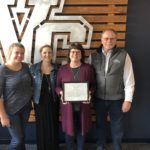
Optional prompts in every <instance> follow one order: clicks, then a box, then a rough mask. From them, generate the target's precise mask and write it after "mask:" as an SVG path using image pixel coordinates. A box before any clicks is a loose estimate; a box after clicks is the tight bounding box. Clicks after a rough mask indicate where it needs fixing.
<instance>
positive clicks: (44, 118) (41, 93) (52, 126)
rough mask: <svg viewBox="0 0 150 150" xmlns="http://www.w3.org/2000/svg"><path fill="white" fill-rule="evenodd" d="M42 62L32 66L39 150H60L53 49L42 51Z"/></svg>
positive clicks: (45, 47) (42, 48)
mask: <svg viewBox="0 0 150 150" xmlns="http://www.w3.org/2000/svg"><path fill="white" fill-rule="evenodd" d="M40 54H41V58H42V61H41V62H38V63H36V64H34V65H32V66H31V69H30V70H31V74H32V75H33V78H34V95H33V99H34V103H35V105H34V106H35V107H34V108H35V116H36V131H37V132H36V133H37V149H38V150H58V144H59V143H58V115H59V113H58V99H57V96H56V94H55V81H56V73H57V65H55V64H53V63H52V48H51V47H50V46H49V45H44V46H43V47H41V49H40Z"/></svg>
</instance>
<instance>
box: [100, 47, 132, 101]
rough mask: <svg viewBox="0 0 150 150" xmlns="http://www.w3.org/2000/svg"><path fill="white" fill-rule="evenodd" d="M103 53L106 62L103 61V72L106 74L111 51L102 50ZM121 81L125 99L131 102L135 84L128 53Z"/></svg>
mask: <svg viewBox="0 0 150 150" xmlns="http://www.w3.org/2000/svg"><path fill="white" fill-rule="evenodd" d="M102 52H103V54H104V55H105V58H106V62H105V73H106V74H107V70H108V64H109V60H110V56H111V53H112V50H110V51H109V52H107V53H105V52H104V50H102ZM123 82H124V87H125V88H124V91H125V101H130V102H132V99H133V93H134V86H135V80H134V73H133V67H132V62H131V58H130V56H129V54H127V56H126V60H125V65H124V74H123Z"/></svg>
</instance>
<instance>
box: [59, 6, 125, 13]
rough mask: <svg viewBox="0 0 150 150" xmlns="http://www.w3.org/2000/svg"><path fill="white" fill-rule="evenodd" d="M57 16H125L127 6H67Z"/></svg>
mask: <svg viewBox="0 0 150 150" xmlns="http://www.w3.org/2000/svg"><path fill="white" fill-rule="evenodd" d="M57 14H61V15H67V14H69V15H70V14H78V15H82V14H127V6H118V7H116V6H112V5H111V6H93V7H92V6H69V7H64V9H63V12H62V13H57Z"/></svg>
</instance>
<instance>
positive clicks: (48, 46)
mask: <svg viewBox="0 0 150 150" xmlns="http://www.w3.org/2000/svg"><path fill="white" fill-rule="evenodd" d="M46 47H47V48H50V49H51V50H52V51H53V49H52V47H51V46H50V45H48V44H46V45H43V46H42V47H41V48H40V50H39V51H40V53H42V51H43V49H44V48H46Z"/></svg>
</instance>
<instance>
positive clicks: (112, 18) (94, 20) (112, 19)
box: [82, 15, 127, 23]
mask: <svg viewBox="0 0 150 150" xmlns="http://www.w3.org/2000/svg"><path fill="white" fill-rule="evenodd" d="M82 17H83V18H85V19H86V20H87V21H88V22H90V23H102V22H107V23H108V22H114V23H126V21H127V16H126V15H119V16H116V15H114V16H108V15H103V16H102V15H99V16H96V15H94V16H90V15H85V16H82Z"/></svg>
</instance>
